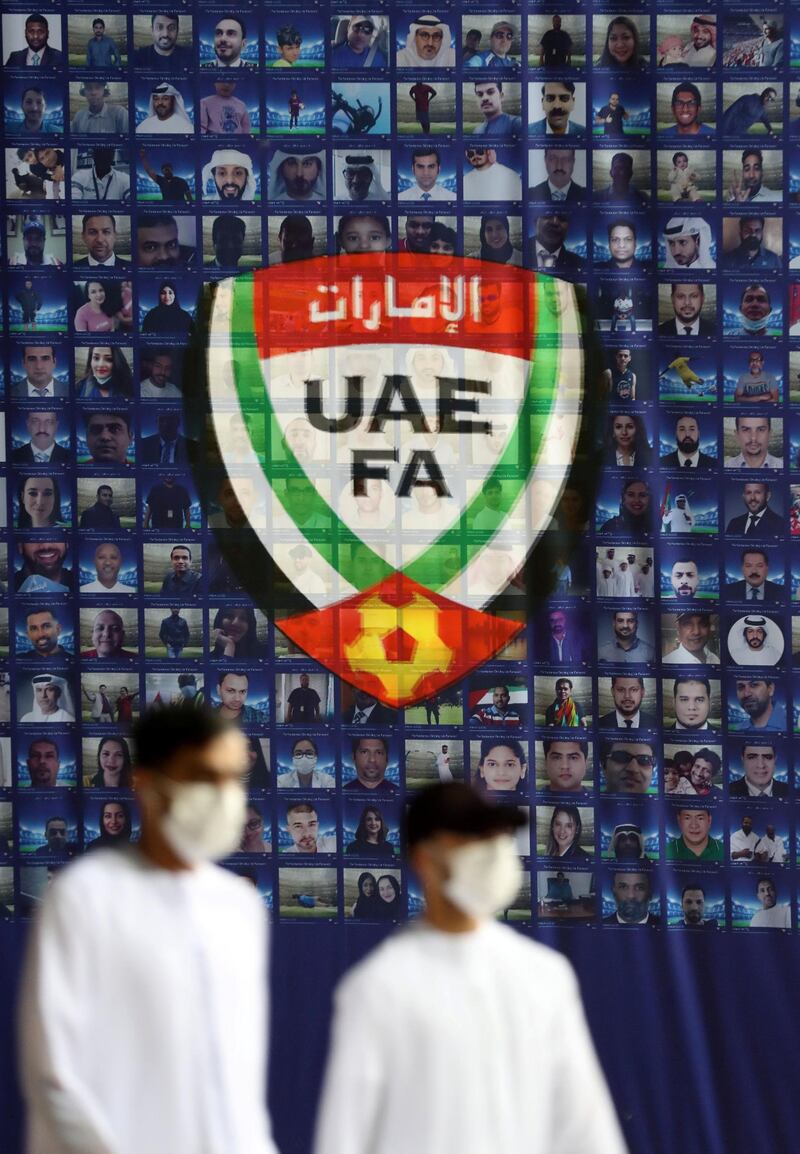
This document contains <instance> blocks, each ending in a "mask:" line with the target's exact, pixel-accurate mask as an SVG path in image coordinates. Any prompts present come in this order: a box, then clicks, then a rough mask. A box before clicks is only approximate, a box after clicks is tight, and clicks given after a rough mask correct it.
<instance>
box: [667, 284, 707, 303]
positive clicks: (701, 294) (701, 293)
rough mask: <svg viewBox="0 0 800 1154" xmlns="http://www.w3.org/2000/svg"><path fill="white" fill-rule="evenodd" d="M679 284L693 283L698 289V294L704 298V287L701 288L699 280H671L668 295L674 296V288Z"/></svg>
mask: <svg viewBox="0 0 800 1154" xmlns="http://www.w3.org/2000/svg"><path fill="white" fill-rule="evenodd" d="M679 284H693V285H694V286H695V288H698V289H700V296H701V297H703V298H704V299H705V295H706V294H705V289H704V288H703V286H702V285H701V284H700V282H699V281H673V283H672V286H671V288H670V290H669V295H670V296H672V297H674V296H675V289H676V288H677V287H678V285H679Z"/></svg>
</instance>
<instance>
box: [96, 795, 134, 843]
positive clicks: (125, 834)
mask: <svg viewBox="0 0 800 1154" xmlns="http://www.w3.org/2000/svg"><path fill="white" fill-rule="evenodd" d="M132 833H133V826H132V824H131V808H130V806H129V805H128V803H127V801H104V802H103V805H102V807H101V809H100V836H99V837H96V838H95V839H94V841H91V842H89V844H88V845H87V847H86V852H87V853H88V852H89V850H95V849H102V848H103V846H108V847H110V848H112V849H114V848H120V847H122V846H125V845H127V844H128V843H129V842H130V840H131V836H132Z"/></svg>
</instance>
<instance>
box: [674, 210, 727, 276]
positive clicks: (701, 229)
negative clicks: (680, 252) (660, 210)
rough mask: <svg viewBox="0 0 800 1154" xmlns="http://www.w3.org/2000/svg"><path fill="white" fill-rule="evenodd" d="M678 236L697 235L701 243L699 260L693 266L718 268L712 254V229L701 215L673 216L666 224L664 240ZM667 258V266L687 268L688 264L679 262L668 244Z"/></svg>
mask: <svg viewBox="0 0 800 1154" xmlns="http://www.w3.org/2000/svg"><path fill="white" fill-rule="evenodd" d="M676 236H696V237H698V238H699V241H700V244H699V248H698V256H697V260H696V261H694V262H693V263H692V265H691V267H692V268H716V267H717V266H716V262H715V261H714V258H713V256H712V255H711V229H710V228H709V226H708V222H707V221H705V220H703V219H702V217H699V216H671V217H670V218H669V220H668V221H667V223H666V225H665V226H664V240H665V241H669V240H671V239H673V238H674V237H676ZM666 247H667V259H666V263H665V266H664V267H665V268H680V269H685V268H686V267H687V266H686V265H682V264H678V263H677V262H676V260H675V258H674V257H673V255H672V253H671V252H670V249H669V244H667V246H666Z"/></svg>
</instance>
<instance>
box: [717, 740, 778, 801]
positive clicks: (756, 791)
mask: <svg viewBox="0 0 800 1154" xmlns="http://www.w3.org/2000/svg"><path fill="white" fill-rule="evenodd" d="M775 761H776V757H775V746H774V745H748V744H745V745H743V746H742V769H743V770H744V776H743V777H740V778H738V780H736V781H732V782H731V784H730V788H729V790H728V795H729V796H730V797H780V798H787V797H788V796H789V786H788V785H787V784H786V782H785V781H776V780H775Z"/></svg>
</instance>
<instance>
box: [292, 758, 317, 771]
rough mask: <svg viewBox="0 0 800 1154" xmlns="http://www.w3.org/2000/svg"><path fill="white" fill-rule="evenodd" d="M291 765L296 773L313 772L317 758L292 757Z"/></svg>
mask: <svg viewBox="0 0 800 1154" xmlns="http://www.w3.org/2000/svg"><path fill="white" fill-rule="evenodd" d="M292 767H293V768H294V769H295V770H296V771H297V772H298V773H302V774H309V773H313V772H314V770H315V769H316V768H317V759H316V757H293V758H292Z"/></svg>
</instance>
